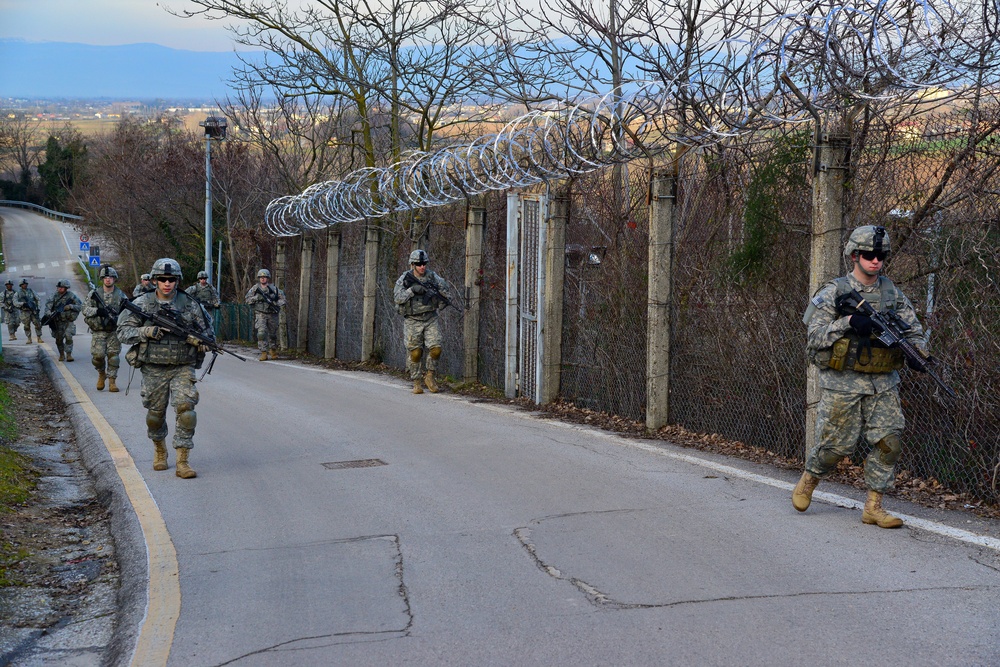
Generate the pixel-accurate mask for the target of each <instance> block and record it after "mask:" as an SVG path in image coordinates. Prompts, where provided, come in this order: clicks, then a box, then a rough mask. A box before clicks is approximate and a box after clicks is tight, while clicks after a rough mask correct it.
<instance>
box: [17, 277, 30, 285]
mask: <svg viewBox="0 0 1000 667" xmlns="http://www.w3.org/2000/svg"><path fill="white" fill-rule="evenodd" d="M27 284H28V279H27V278H21V282H19V283H18V285H27Z"/></svg>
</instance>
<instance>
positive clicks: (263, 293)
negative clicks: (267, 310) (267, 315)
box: [254, 284, 281, 310]
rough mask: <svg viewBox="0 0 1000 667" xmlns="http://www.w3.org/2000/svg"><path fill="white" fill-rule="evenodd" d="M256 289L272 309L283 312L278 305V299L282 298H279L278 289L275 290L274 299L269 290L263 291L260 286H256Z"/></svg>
mask: <svg viewBox="0 0 1000 667" xmlns="http://www.w3.org/2000/svg"><path fill="white" fill-rule="evenodd" d="M254 289H255V290H257V293H258V294H260V295H261V296H262V297H264V301H267V302H268V303H269V304H270V305H271V306H272V307H274V308H277V309H278V310H281V306H279V305H278V299H279V298H280V296H279V294H278V292H277V289H275V293H274V298H273V299H272V298H271V297H270V296H269V295H268V291H269V290H262V289H261V288H260V285H259V284H258V285H254Z"/></svg>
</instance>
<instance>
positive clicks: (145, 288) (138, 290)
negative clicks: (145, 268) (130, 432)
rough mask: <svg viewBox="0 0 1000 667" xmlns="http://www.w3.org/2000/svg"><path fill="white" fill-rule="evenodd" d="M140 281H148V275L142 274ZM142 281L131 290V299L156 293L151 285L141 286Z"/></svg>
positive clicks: (154, 287) (154, 286)
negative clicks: (147, 293) (148, 293)
mask: <svg viewBox="0 0 1000 667" xmlns="http://www.w3.org/2000/svg"><path fill="white" fill-rule="evenodd" d="M142 280H149V274H148V273H145V274H143V276H142ZM142 280H140V281H139V283H138V284H137V285H136V286H135V287H134V288H132V297H133V298H135V297H137V296H139V295H140V294H145V293H146V292H154V291H156V285H154V284H152V283H149V284H148V285H143V284H142Z"/></svg>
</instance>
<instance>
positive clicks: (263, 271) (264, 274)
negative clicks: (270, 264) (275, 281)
mask: <svg viewBox="0 0 1000 667" xmlns="http://www.w3.org/2000/svg"><path fill="white" fill-rule="evenodd" d="M257 278H258V279H260V278H267V279H268V280H270V279H271V272H270V271H268V270H267V269H261V270H260V271H258V272H257Z"/></svg>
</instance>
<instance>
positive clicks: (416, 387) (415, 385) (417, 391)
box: [413, 378, 424, 394]
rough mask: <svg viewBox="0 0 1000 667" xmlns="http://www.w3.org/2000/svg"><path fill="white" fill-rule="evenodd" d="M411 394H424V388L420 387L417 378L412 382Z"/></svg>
mask: <svg viewBox="0 0 1000 667" xmlns="http://www.w3.org/2000/svg"><path fill="white" fill-rule="evenodd" d="M413 393H414V394H422V393H424V388H423V387H422V386H420V378H417V379H416V380H414V381H413Z"/></svg>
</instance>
